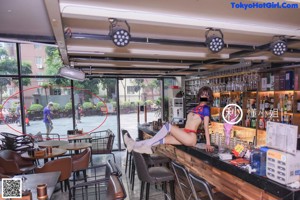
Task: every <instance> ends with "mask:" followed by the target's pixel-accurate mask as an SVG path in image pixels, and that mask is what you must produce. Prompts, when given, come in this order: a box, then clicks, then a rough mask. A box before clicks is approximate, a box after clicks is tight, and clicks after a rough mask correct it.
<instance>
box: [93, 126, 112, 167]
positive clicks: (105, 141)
mask: <svg viewBox="0 0 300 200" xmlns="http://www.w3.org/2000/svg"><path fill="white" fill-rule="evenodd" d="M91 136H92V154H111V155H112V156H113V158H114V161H115V162H116V158H115V155H114V154H113V153H112V149H113V144H114V140H115V135H114V133H113V132H112V131H111V130H110V129H107V130H103V131H96V132H92V133H91Z"/></svg>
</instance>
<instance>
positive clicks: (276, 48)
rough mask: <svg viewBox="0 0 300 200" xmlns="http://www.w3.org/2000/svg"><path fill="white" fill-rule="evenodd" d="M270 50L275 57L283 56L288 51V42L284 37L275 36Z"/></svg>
mask: <svg viewBox="0 0 300 200" xmlns="http://www.w3.org/2000/svg"><path fill="white" fill-rule="evenodd" d="M270 49H271V51H272V53H273V54H274V55H275V56H282V55H283V54H284V53H285V52H286V51H287V42H286V38H285V37H284V36H274V37H273V39H272V42H271V45H270Z"/></svg>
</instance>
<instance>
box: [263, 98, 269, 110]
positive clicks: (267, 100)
mask: <svg viewBox="0 0 300 200" xmlns="http://www.w3.org/2000/svg"><path fill="white" fill-rule="evenodd" d="M269 102H270V98H269V95H268V96H266V98H265V105H264V109H265V110H270V103H269Z"/></svg>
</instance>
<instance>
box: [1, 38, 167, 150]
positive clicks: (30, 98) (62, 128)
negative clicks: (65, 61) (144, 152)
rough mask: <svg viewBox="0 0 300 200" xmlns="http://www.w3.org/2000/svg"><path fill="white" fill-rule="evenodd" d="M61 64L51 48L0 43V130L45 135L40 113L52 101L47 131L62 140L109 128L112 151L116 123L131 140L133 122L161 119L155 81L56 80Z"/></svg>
mask: <svg viewBox="0 0 300 200" xmlns="http://www.w3.org/2000/svg"><path fill="white" fill-rule="evenodd" d="M18 58H20V60H19V61H20V62H18ZM61 66H62V61H61V59H60V56H59V52H58V50H57V48H55V47H50V46H45V45H39V44H15V43H6V42H0V130H1V132H10V133H14V134H29V133H30V134H33V135H35V134H37V133H38V132H41V133H45V132H46V127H45V124H44V122H43V114H42V112H43V109H44V108H45V106H47V104H48V103H49V102H53V104H54V106H53V109H52V115H53V127H54V129H53V130H52V133H58V134H60V136H61V138H64V137H65V136H66V133H67V130H72V129H74V128H77V129H79V130H81V129H83V131H84V132H92V131H98V130H105V129H111V130H112V131H113V132H114V133H115V135H116V137H115V143H114V149H118V148H119V143H118V141H119V140H120V141H121V139H120V138H119V136H120V131H119V130H120V128H119V124H120V127H121V128H124V129H127V130H128V131H129V132H130V133H131V134H132V135H133V137H136V136H137V124H138V123H137V122H138V118H139V120H140V123H144V122H150V121H153V120H157V119H158V118H162V113H161V110H162V106H161V105H162V103H161V102H162V99H161V96H162V93H161V92H162V88H161V80H158V79H151V78H150V79H139V78H137V79H122V80H120V79H119V80H117V79H116V78H112V79H108V78H90V79H86V80H85V81H84V82H77V81H70V80H67V79H65V78H61V77H59V76H57V73H58V70H59V68H60V67H61ZM19 72H20V73H19ZM19 81H20V82H19ZM19 88H22V89H19ZM118 88H119V89H118ZM118 97H119V98H118ZM118 102H119V106H120V107H119V108H118ZM138 104H139V105H140V107H138ZM145 107H146V108H147V111H148V112H147V115H146V118H145ZM138 110H139V111H140V112H139V116H138V115H137V111H138ZM118 112H120V121H119V118H118V114H119V113H118ZM73 114H74V115H73ZM121 144H123V141H121ZM121 147H122V148H123V146H122V145H121Z"/></svg>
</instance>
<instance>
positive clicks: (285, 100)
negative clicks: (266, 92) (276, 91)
mask: <svg viewBox="0 0 300 200" xmlns="http://www.w3.org/2000/svg"><path fill="white" fill-rule="evenodd" d="M293 102H294V96H293V95H291V94H280V95H279V100H278V103H277V105H274V97H272V96H271V97H270V96H262V98H261V100H260V104H259V108H260V109H261V110H272V109H274V108H277V109H278V110H280V109H281V108H282V109H283V111H286V112H292V111H293ZM247 105H248V104H247ZM247 108H249V107H248V106H247ZM298 110H299V111H300V101H299V108H298V104H297V111H298Z"/></svg>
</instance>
